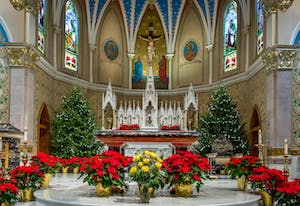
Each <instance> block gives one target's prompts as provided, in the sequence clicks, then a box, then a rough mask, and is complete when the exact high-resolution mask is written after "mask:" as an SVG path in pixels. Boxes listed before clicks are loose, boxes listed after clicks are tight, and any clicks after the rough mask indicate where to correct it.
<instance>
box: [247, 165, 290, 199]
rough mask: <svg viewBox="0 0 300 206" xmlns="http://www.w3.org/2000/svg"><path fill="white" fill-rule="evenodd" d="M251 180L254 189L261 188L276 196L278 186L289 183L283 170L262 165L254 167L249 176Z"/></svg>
mask: <svg viewBox="0 0 300 206" xmlns="http://www.w3.org/2000/svg"><path fill="white" fill-rule="evenodd" d="M249 181H250V182H251V183H252V184H251V187H252V189H254V190H257V189H260V190H261V191H264V192H267V193H268V194H269V195H271V196H272V197H275V196H276V193H277V188H279V187H284V185H285V184H286V183H287V178H286V177H285V176H284V175H283V172H282V171H281V170H277V169H269V168H267V167H264V166H262V167H260V168H255V169H253V171H252V175H251V176H249Z"/></svg>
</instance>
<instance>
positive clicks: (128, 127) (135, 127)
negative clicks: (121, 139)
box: [119, 124, 140, 130]
mask: <svg viewBox="0 0 300 206" xmlns="http://www.w3.org/2000/svg"><path fill="white" fill-rule="evenodd" d="M139 129H140V126H139V125H138V124H131V125H129V124H122V125H121V126H120V127H119V130H139Z"/></svg>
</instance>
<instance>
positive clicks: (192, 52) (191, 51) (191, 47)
mask: <svg viewBox="0 0 300 206" xmlns="http://www.w3.org/2000/svg"><path fill="white" fill-rule="evenodd" d="M197 53H198V46H197V44H196V42H194V41H189V42H187V43H186V44H185V46H184V48H183V56H184V58H185V59H186V60H188V61H192V60H194V59H195V57H196V56H197Z"/></svg>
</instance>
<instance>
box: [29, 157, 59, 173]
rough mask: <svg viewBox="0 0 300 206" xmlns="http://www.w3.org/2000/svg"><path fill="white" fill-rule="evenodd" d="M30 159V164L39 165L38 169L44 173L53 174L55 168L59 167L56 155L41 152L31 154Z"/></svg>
mask: <svg viewBox="0 0 300 206" xmlns="http://www.w3.org/2000/svg"><path fill="white" fill-rule="evenodd" d="M31 161H32V163H31V165H33V166H39V169H40V171H42V172H43V173H45V174H46V173H50V174H54V173H55V172H56V168H60V167H61V164H60V161H59V158H58V157H56V156H52V155H48V154H46V153H43V152H40V153H38V154H37V155H36V156H32V158H31Z"/></svg>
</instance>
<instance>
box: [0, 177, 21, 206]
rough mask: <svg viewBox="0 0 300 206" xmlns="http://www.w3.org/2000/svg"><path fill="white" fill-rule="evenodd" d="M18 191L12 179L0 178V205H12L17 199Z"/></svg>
mask: <svg viewBox="0 0 300 206" xmlns="http://www.w3.org/2000/svg"><path fill="white" fill-rule="evenodd" d="M18 189H19V188H18V187H17V186H16V181H15V180H14V179H7V177H5V176H0V204H2V203H4V204H6V205H11V204H14V203H15V202H16V201H17V200H18V199H19V196H18Z"/></svg>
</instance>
